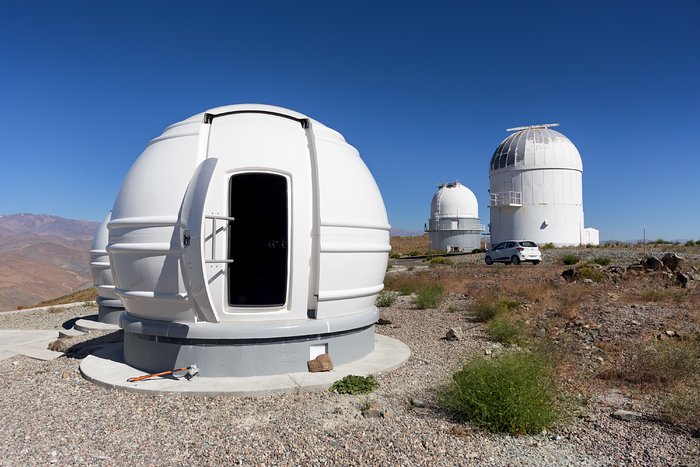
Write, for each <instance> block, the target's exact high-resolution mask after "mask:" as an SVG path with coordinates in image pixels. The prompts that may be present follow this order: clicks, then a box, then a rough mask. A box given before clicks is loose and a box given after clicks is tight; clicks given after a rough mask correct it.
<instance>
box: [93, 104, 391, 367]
mask: <svg viewBox="0 0 700 467" xmlns="http://www.w3.org/2000/svg"><path fill="white" fill-rule="evenodd" d="M108 228H109V245H108V246H107V251H108V252H109V255H110V259H111V264H112V271H113V273H114V279H115V283H116V288H115V292H116V294H117V295H118V297H119V298H121V300H122V302H123V303H124V306H125V308H126V312H125V313H123V314H122V317H121V323H120V324H121V326H122V327H123V328H124V332H125V334H124V358H125V361H126V363H128V364H129V365H131V366H134V367H137V368H139V369H142V370H144V371H162V370H163V369H164V368H165V369H170V368H176V367H185V366H188V365H191V364H196V365H197V366H198V367H199V369H200V374H201V375H203V376H256V375H260V376H262V375H271V374H283V373H293V372H299V371H306V362H307V361H308V360H310V358H313V357H314V356H315V355H318V354H319V353H328V354H329V355H330V357H331V359H332V360H333V362H334V364H336V365H338V364H343V363H347V362H351V361H355V360H359V359H361V358H363V357H364V356H366V355H368V354H369V353H371V352H372V350H373V348H374V323H375V322H376V321H377V318H378V313H377V309H376V307H375V304H374V303H375V299H376V296H377V294H378V293H379V292H380V291H381V290H382V288H383V280H384V274H385V272H386V266H387V261H388V254H389V251H390V249H391V247H390V246H389V229H390V226H389V224H388V221H387V215H386V210H385V208H384V202H383V201H382V197H381V194H380V192H379V189H378V188H377V185H376V183H375V181H374V179H373V177H372V175H371V174H370V172H369V170H368V169H367V167H366V166H365V164H364V163H363V161H362V159H361V158H360V156H359V153H358V152H357V150H356V149H355V148H353V147H352V146H350V145H349V144H347V143H346V142H345V140H344V138H343V137H342V136H341V135H340V134H339V133H338V132H336V131H334V130H332V129H330V128H328V127H326V126H325V125H323V124H321V123H319V122H317V121H315V120H312V119H310V118H308V117H306V116H305V115H302V114H300V113H298V112H294V111H291V110H288V109H283V108H280V107H274V106H268V105H256V104H243V105H230V106H224V107H217V108H215V109H210V110H207V111H206V112H203V113H200V114H197V115H194V116H192V117H190V118H188V119H186V120H184V121H182V122H179V123H176V124H174V125H171V126H169V127H168V128H166V129H165V131H164V132H163V134H162V135H161V136H159V137H157V138H155V139H154V140H152V141H151V142H150V143H149V144H148V146H147V147H146V149H145V151H144V152H143V153H142V154H141V156H140V157H139V158H138V159H137V160H136V162H135V163H134V164H133V166H132V167H131V169H130V171H129V173H128V174H127V176H126V178H125V180H124V182H123V184H122V187H121V189H120V191H119V194H118V195H117V199H116V201H115V203H114V207H113V212H112V220H111V221H110V222H109V225H108Z"/></svg>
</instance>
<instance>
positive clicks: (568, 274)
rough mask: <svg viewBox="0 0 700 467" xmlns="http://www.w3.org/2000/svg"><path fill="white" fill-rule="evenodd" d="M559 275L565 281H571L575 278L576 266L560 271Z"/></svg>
mask: <svg viewBox="0 0 700 467" xmlns="http://www.w3.org/2000/svg"><path fill="white" fill-rule="evenodd" d="M561 277H563V278H564V279H566V282H573V281H574V280H576V268H569V269H567V270H565V271H564V272H562V273H561Z"/></svg>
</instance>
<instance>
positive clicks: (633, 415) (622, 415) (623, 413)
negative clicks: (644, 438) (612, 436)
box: [612, 410, 642, 422]
mask: <svg viewBox="0 0 700 467" xmlns="http://www.w3.org/2000/svg"><path fill="white" fill-rule="evenodd" d="M641 416H642V414H641V413H639V412H632V411H631V410H616V411H615V412H613V413H612V417H613V418H617V419H618V420H623V421H625V422H633V421H635V420H638V419H639V418H641Z"/></svg>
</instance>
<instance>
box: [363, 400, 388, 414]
mask: <svg viewBox="0 0 700 467" xmlns="http://www.w3.org/2000/svg"><path fill="white" fill-rule="evenodd" d="M362 416H363V417H365V418H381V417H383V416H384V413H383V412H382V407H381V405H379V402H377V401H369V402H367V405H365V406H364V407H363V408H362Z"/></svg>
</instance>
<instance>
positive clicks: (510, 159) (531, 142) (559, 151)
mask: <svg viewBox="0 0 700 467" xmlns="http://www.w3.org/2000/svg"><path fill="white" fill-rule="evenodd" d="M490 167H491V171H492V172H494V171H497V170H504V169H505V170H510V169H515V168H524V167H527V168H536V167H537V168H540V167H542V168H545V167H547V168H548V167H553V168H567V169H574V170H583V164H582V162H581V155H580V154H579V152H578V149H576V146H574V143H572V142H571V141H570V140H569V138H567V137H566V136H564V135H562V134H561V133H559V132H558V131H555V130H552V129H551V128H547V127H546V125H542V126H537V125H534V126H531V127H526V128H523V129H521V130H519V131H516V132H515V133H513V134H511V135H510V136H508V137H507V138H506V139H504V140H503V141H502V142H501V144H499V145H498V147H497V148H496V150H495V151H494V153H493V156H492V157H491V165H490Z"/></svg>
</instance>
